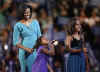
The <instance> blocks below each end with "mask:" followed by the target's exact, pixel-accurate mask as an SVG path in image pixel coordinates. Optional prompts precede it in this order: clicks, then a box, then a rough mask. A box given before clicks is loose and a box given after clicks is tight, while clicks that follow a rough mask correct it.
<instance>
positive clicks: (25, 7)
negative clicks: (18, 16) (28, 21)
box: [23, 4, 32, 18]
mask: <svg viewBox="0 0 100 72" xmlns="http://www.w3.org/2000/svg"><path fill="white" fill-rule="evenodd" d="M27 8H29V9H30V13H31V14H30V18H31V17H32V7H31V6H30V5H26V4H24V6H23V14H24V11H25V10H26V9H27ZM23 16H24V15H23Z"/></svg>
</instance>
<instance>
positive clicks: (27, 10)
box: [24, 8, 31, 20]
mask: <svg viewBox="0 0 100 72" xmlns="http://www.w3.org/2000/svg"><path fill="white" fill-rule="evenodd" d="M30 15H31V12H30V8H27V9H25V10H24V18H25V19H27V20H28V19H30Z"/></svg>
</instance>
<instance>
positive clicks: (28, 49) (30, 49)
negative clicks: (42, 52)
mask: <svg viewBox="0 0 100 72" xmlns="http://www.w3.org/2000/svg"><path fill="white" fill-rule="evenodd" d="M25 50H26V51H27V52H29V53H32V52H33V51H34V49H33V48H25Z"/></svg>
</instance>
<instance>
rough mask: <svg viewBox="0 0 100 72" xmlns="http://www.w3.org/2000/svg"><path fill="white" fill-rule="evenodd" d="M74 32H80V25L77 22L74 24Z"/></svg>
mask: <svg viewBox="0 0 100 72" xmlns="http://www.w3.org/2000/svg"><path fill="white" fill-rule="evenodd" d="M75 30H76V31H77V32H80V31H81V25H80V22H79V21H77V22H76V24H75Z"/></svg>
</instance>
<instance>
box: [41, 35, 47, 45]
mask: <svg viewBox="0 0 100 72" xmlns="http://www.w3.org/2000/svg"><path fill="white" fill-rule="evenodd" d="M41 42H42V44H48V43H49V40H48V39H46V38H45V37H42V38H41Z"/></svg>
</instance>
